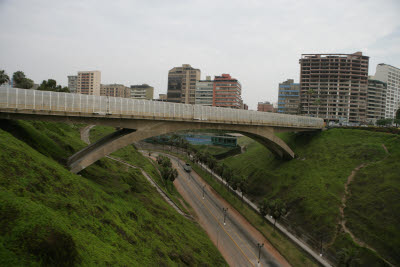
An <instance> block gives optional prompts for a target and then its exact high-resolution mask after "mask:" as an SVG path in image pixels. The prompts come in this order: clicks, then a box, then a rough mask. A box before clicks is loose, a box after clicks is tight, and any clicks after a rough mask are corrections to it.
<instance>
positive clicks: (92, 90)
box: [76, 70, 101, 96]
mask: <svg viewBox="0 0 400 267" xmlns="http://www.w3.org/2000/svg"><path fill="white" fill-rule="evenodd" d="M100 83H101V72H100V71H98V70H95V71H79V72H78V82H77V87H76V92H77V93H78V94H84V95H98V96H99V95H100Z"/></svg>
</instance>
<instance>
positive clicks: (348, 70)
mask: <svg viewBox="0 0 400 267" xmlns="http://www.w3.org/2000/svg"><path fill="white" fill-rule="evenodd" d="M368 62H369V57H367V56H363V55H362V53H361V52H357V53H354V54H303V55H302V57H301V59H300V108H301V113H302V114H307V115H308V116H313V117H319V118H323V119H324V120H326V121H336V122H341V123H350V124H351V123H361V122H365V120H366V102H367V89H368Z"/></svg>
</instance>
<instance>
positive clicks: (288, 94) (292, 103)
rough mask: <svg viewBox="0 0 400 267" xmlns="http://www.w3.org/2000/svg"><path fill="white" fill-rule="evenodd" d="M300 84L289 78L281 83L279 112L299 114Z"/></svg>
mask: <svg viewBox="0 0 400 267" xmlns="http://www.w3.org/2000/svg"><path fill="white" fill-rule="evenodd" d="M299 105H300V84H299V83H295V82H294V80H293V79H288V80H286V81H284V82H282V83H280V84H279V92H278V113H284V114H299Z"/></svg>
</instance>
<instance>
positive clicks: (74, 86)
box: [68, 75, 78, 93]
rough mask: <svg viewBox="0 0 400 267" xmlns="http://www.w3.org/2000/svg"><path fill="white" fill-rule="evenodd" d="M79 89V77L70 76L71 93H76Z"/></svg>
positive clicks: (69, 87)
mask: <svg viewBox="0 0 400 267" xmlns="http://www.w3.org/2000/svg"><path fill="white" fill-rule="evenodd" d="M77 87H78V76H77V75H70V76H68V89H69V91H70V92H71V93H76V91H77Z"/></svg>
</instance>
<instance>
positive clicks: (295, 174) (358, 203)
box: [224, 129, 400, 264]
mask: <svg viewBox="0 0 400 267" xmlns="http://www.w3.org/2000/svg"><path fill="white" fill-rule="evenodd" d="M281 138H282V139H284V140H285V141H286V142H287V144H288V145H289V146H290V147H291V148H292V149H293V150H294V152H295V153H296V155H297V158H296V159H294V160H291V161H281V160H277V159H275V158H274V157H273V155H272V153H270V152H269V151H268V150H267V149H266V148H264V147H262V146H261V145H260V144H258V143H256V142H252V141H250V140H249V139H248V138H246V137H243V138H242V140H240V142H241V143H245V144H246V147H247V151H246V152H245V153H243V154H241V155H237V156H234V157H231V158H228V159H225V160H224V163H226V164H227V165H228V166H229V167H230V168H232V169H234V170H235V171H236V172H237V173H240V174H242V175H245V176H247V177H248V179H249V194H250V197H251V198H252V199H253V200H255V201H260V200H261V199H263V198H267V199H276V198H280V199H282V200H284V201H285V202H286V203H287V206H288V209H289V214H288V218H289V219H290V220H291V221H292V222H295V224H297V225H299V226H300V227H302V228H303V229H306V230H307V232H309V233H311V234H312V235H314V236H315V237H316V236H318V233H323V235H324V236H323V239H324V240H325V241H326V242H328V241H329V240H332V239H335V237H337V238H336V239H335V240H336V244H335V243H333V244H332V247H333V248H335V250H336V251H337V250H338V249H339V248H340V247H343V246H344V247H346V246H354V243H352V242H351V239H350V240H349V238H347V237H346V235H343V234H341V233H339V234H338V235H337V229H339V228H338V227H337V224H338V219H339V214H340V213H339V207H340V204H341V198H342V196H343V194H344V184H345V182H346V181H347V177H348V176H349V175H350V174H351V171H352V170H353V169H354V168H356V167H357V166H359V165H361V164H363V163H364V164H370V165H368V166H367V167H366V168H364V169H361V171H360V172H359V173H358V174H357V176H356V177H355V182H354V184H353V185H352V186H351V188H350V190H354V193H352V197H351V198H350V199H349V200H348V202H347V204H348V208H347V209H346V210H345V216H346V219H347V220H348V221H349V222H348V226H349V228H350V229H351V230H354V232H355V233H356V234H360V233H361V231H364V233H365V232H368V231H370V233H369V234H368V235H367V234H365V237H364V236H362V235H360V238H361V237H363V238H361V240H362V239H365V242H367V241H372V242H373V244H374V245H375V243H376V248H377V249H378V251H379V253H381V254H382V255H384V256H385V257H389V256H390V258H395V257H396V255H400V252H399V251H398V248H399V246H398V245H397V246H395V244H397V243H396V242H398V240H400V239H399V238H398V234H399V233H400V227H399V226H398V225H399V223H400V218H399V213H398V210H399V209H398V205H397V204H396V203H399V202H398V201H395V200H398V199H399V192H400V184H399V180H400V172H399V171H398V170H399V168H398V167H399V165H398V164H399V163H398V162H399V160H400V155H399V152H400V147H399V143H400V138H399V136H398V135H393V134H387V133H376V132H370V131H361V130H347V129H332V130H328V131H324V132H319V133H299V134H294V133H291V134H283V135H281ZM382 144H384V145H385V146H386V147H387V148H388V150H389V152H390V155H389V156H388V157H387V158H386V159H385V157H386V156H387V155H386V152H385V150H384V148H383V146H382ZM382 159H385V160H382ZM244 162H245V163H244ZM396 170H397V171H396ZM380 172H382V175H380ZM383 172H385V174H383ZM361 177H364V178H361ZM376 177H380V178H379V179H376ZM377 180H378V181H377ZM379 181H386V182H384V183H381V182H379ZM377 184H379V185H377ZM368 190H369V191H368ZM378 199H379V200H378ZM394 202H395V203H394ZM372 204H374V205H372ZM375 204H376V205H375ZM379 205H383V206H384V207H385V211H384V212H382V209H381V208H380V206H379ZM360 207H361V208H360ZM396 209H397V212H396ZM372 211H374V212H372ZM376 213H380V214H381V215H379V216H374V214H376ZM384 218H387V220H386V222H385V223H387V225H386V224H385V225H383V224H382V223H381V220H385V219H384ZM356 222H357V223H356ZM371 230H372V231H371ZM392 234H395V236H396V237H397V240H396V241H393V239H392V241H391V242H389V243H386V241H387V238H389V237H390V236H392V238H393V235H392ZM385 237H387V238H385ZM367 238H369V239H368V240H367ZM377 243H379V245H378V244H377ZM380 247H382V248H383V247H385V248H383V249H379V248H380ZM361 254H362V255H361V257H362V258H364V259H366V258H368V259H369V261H370V263H371V259H374V261H375V260H376V262H377V264H379V260H377V259H376V256H373V255H372V256H371V255H370V254H371V253H370V252H365V251H362V253H361ZM364 254H365V255H364ZM366 254H368V255H369V256H367V255H366ZM372 254H373V253H372ZM363 262H364V263H365V261H363ZM396 262H397V263H399V261H398V259H396Z"/></svg>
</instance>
